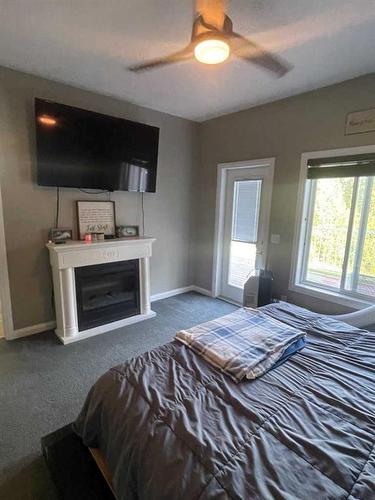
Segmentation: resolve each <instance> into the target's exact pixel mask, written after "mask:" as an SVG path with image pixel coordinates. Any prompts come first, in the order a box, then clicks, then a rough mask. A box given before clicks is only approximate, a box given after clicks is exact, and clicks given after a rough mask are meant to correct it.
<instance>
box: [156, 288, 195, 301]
mask: <svg viewBox="0 0 375 500" xmlns="http://www.w3.org/2000/svg"><path fill="white" fill-rule="evenodd" d="M193 289H194V286H193V285H190V286H183V287H181V288H175V289H174V290H168V291H166V292H161V293H156V294H155V295H151V302H156V301H157V300H163V299H168V297H173V296H174V295H180V294H181V293H187V292H192V291H193Z"/></svg>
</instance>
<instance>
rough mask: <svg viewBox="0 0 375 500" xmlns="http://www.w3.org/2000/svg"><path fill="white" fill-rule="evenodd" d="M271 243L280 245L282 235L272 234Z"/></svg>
mask: <svg viewBox="0 0 375 500" xmlns="http://www.w3.org/2000/svg"><path fill="white" fill-rule="evenodd" d="M271 243H273V244H274V245H278V244H279V243H280V235H279V234H271Z"/></svg>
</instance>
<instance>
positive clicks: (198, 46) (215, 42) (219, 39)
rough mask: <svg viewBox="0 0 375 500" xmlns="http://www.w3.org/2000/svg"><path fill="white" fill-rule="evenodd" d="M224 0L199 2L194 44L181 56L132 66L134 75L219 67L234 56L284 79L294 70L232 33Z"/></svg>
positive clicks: (197, 3) (193, 35) (192, 38)
mask: <svg viewBox="0 0 375 500" xmlns="http://www.w3.org/2000/svg"><path fill="white" fill-rule="evenodd" d="M225 3H226V2H225V0H196V3H195V16H194V21H193V29H192V33H191V41H190V43H189V45H188V46H187V47H185V48H183V49H182V50H179V51H178V52H174V53H173V54H170V55H168V56H165V57H161V58H159V59H154V60H151V61H147V62H145V63H142V64H136V65H134V66H130V67H129V68H128V69H129V70H130V71H134V72H140V71H146V70H150V69H154V68H158V67H160V66H165V65H168V64H174V63H177V62H181V61H188V60H192V59H194V58H195V59H196V60H197V61H199V62H201V63H204V64H219V63H222V62H224V61H226V60H227V59H228V57H229V56H230V54H234V55H235V56H237V57H239V58H240V59H244V60H245V61H247V62H249V63H252V64H256V65H257V66H260V67H261V68H263V69H266V70H269V71H271V72H272V73H273V74H274V75H275V76H277V77H281V76H283V75H285V73H287V72H288V71H289V70H290V69H291V68H292V66H291V65H290V64H288V63H287V62H286V61H283V60H282V59H280V58H279V57H278V56H276V55H275V54H272V53H270V52H268V51H266V50H264V49H262V48H261V47H260V46H259V45H258V44H256V43H255V42H253V41H251V40H248V39H247V38H245V37H243V36H242V35H240V34H239V33H236V32H235V31H233V23H232V20H231V19H230V17H228V16H227V15H226V13H225Z"/></svg>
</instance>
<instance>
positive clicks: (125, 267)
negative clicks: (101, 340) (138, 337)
mask: <svg viewBox="0 0 375 500" xmlns="http://www.w3.org/2000/svg"><path fill="white" fill-rule="evenodd" d="M75 279H76V297H77V312H78V328H79V331H82V330H88V329H89V328H94V327H95V326H100V325H105V324H107V323H111V322H113V321H118V320H120V319H124V318H128V317H130V316H134V315H136V314H139V313H140V305H139V261H138V259H136V260H126V261H122V262H112V263H109V264H99V265H94V266H84V267H76V268H75Z"/></svg>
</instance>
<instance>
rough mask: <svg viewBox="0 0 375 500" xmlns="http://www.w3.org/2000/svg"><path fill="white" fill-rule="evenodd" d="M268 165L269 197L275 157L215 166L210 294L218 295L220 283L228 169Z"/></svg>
mask: <svg viewBox="0 0 375 500" xmlns="http://www.w3.org/2000/svg"><path fill="white" fill-rule="evenodd" d="M259 167H268V168H270V171H271V178H272V182H271V184H272V185H271V197H272V187H273V174H274V170H275V158H262V159H260V160H248V161H236V162H230V163H219V164H218V166H217V184H216V208H215V238H214V252H213V265H212V296H213V297H218V295H219V290H220V283H221V259H222V255H223V248H222V247H223V231H224V213H225V187H226V183H227V175H228V171H229V170H233V169H239V168H259ZM269 219H270V214H267V217H266V221H267V226H266V229H265V232H266V234H267V235H269ZM268 240H269V237H268V238H267V240H266V241H265V242H264V252H265V255H266V256H267V250H268Z"/></svg>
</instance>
